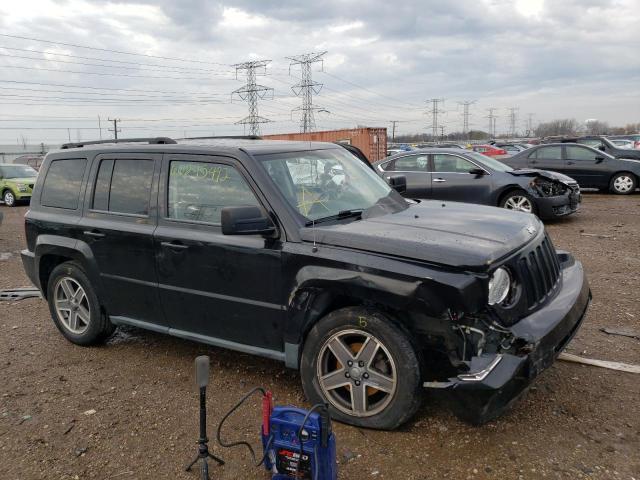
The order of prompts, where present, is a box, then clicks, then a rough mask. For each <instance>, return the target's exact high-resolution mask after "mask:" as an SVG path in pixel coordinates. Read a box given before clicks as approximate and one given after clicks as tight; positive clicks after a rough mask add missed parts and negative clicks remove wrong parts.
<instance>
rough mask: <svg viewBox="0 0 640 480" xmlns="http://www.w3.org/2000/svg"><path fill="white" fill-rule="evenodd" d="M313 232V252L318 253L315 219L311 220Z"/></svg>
mask: <svg viewBox="0 0 640 480" xmlns="http://www.w3.org/2000/svg"><path fill="white" fill-rule="evenodd" d="M311 230H312V231H313V248H312V249H311V251H312V252H313V253H316V252H317V251H318V247H317V245H316V221H315V219H313V218H312V219H311Z"/></svg>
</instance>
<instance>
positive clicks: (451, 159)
mask: <svg viewBox="0 0 640 480" xmlns="http://www.w3.org/2000/svg"><path fill="white" fill-rule="evenodd" d="M472 168H477V167H476V166H475V165H474V164H473V163H471V162H470V161H468V160H465V159H464V158H462V157H458V156H456V155H447V154H446V153H438V154H436V155H434V156H433V171H434V172H439V173H469V170H471V169H472Z"/></svg>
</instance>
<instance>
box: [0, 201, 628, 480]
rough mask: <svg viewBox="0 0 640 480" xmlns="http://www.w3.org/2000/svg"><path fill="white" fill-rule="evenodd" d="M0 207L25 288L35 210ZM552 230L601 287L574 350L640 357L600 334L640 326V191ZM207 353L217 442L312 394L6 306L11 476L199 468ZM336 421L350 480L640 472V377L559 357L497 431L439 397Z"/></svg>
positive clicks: (159, 340) (231, 468)
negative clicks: (258, 394)
mask: <svg viewBox="0 0 640 480" xmlns="http://www.w3.org/2000/svg"><path fill="white" fill-rule="evenodd" d="M0 211H2V212H4V214H5V218H4V223H3V225H2V226H1V227H0V288H8V287H15V286H26V285H28V280H27V278H26V276H25V274H24V273H23V271H22V266H21V263H20V258H19V254H18V252H19V250H20V249H21V248H23V245H24V238H23V222H22V216H23V214H24V213H25V211H26V208H25V207H21V208H15V209H9V208H6V207H4V206H0ZM548 229H549V231H550V233H551V236H552V238H553V241H554V242H555V244H556V246H557V247H558V248H563V249H567V250H570V251H571V252H573V253H574V254H575V255H576V256H577V257H578V258H579V259H580V260H582V261H583V262H584V264H585V266H586V270H587V273H588V275H589V279H590V282H591V286H592V290H593V296H594V301H593V304H592V307H591V310H590V311H589V314H588V316H587V318H586V321H585V323H584V327H583V328H582V329H581V330H580V332H579V333H578V335H577V337H576V338H575V339H574V340H573V342H572V343H571V344H570V345H569V347H568V351H570V352H572V353H576V354H580V355H584V356H587V357H591V358H599V359H605V360H615V361H621V362H627V363H635V364H638V363H640V341H639V340H636V339H633V338H625V337H619V336H609V335H606V334H604V333H602V332H600V331H599V329H600V328H601V327H627V328H632V329H634V330H636V331H640V310H639V309H638V300H639V298H640V294H639V290H640V194H635V195H633V196H630V197H614V196H609V195H600V194H585V198H584V204H583V208H582V211H581V212H580V213H579V214H578V215H575V216H574V217H573V218H569V219H566V220H564V221H560V222H556V223H553V224H551V225H548ZM5 253H10V254H11V255H3V254H5ZM203 353H207V354H209V355H210V356H211V357H212V384H213V385H212V388H210V395H209V402H208V406H209V418H210V421H209V425H210V436H211V437H213V436H214V434H213V432H212V429H213V426H214V425H215V424H217V421H218V420H219V419H220V417H221V415H222V414H223V412H225V411H226V410H227V409H228V408H229V407H230V406H232V405H233V404H234V403H235V402H236V400H237V399H239V398H240V396H241V395H242V393H244V392H245V391H247V390H249V388H250V387H252V386H255V385H263V386H266V387H269V388H271V389H272V390H273V391H274V396H275V398H276V400H277V402H278V403H294V404H298V405H303V404H304V400H303V397H302V394H301V388H300V387H299V380H298V376H297V373H296V372H291V371H288V370H284V369H283V366H282V365H281V364H279V363H276V362H273V361H269V360H264V359H261V358H257V357H251V356H248V355H238V354H236V353H231V352H228V351H224V350H220V349H216V348H210V347H207V346H203V345H198V344H196V343H191V342H188V341H183V340H178V339H174V338H169V337H165V336H161V335H158V334H153V333H149V332H144V331H140V330H134V329H127V330H126V331H120V332H118V333H117V334H116V336H115V337H114V338H113V339H112V340H111V341H110V342H109V343H108V344H107V345H105V346H104V347H100V348H82V347H77V346H74V345H72V344H70V343H69V342H67V341H66V340H64V338H63V337H62V336H61V335H60V334H59V333H58V331H57V330H56V329H55V327H54V325H53V323H52V322H51V320H50V318H49V311H48V309H47V305H46V304H45V302H44V301H42V300H39V299H28V300H23V301H20V302H15V303H8V302H2V303H1V304H0V479H7V480H8V479H36V478H46V479H84V478H100V479H111V478H113V479H118V480H122V479H142V478H154V479H159V478H162V479H164V478H171V479H173V478H175V479H196V478H198V476H197V474H196V473H185V472H184V471H183V468H184V465H185V464H186V463H187V462H188V461H189V460H190V459H191V457H192V455H194V454H195V452H196V446H195V441H196V439H197V436H198V432H197V426H198V424H197V408H198V405H197V393H196V389H195V386H194V380H193V359H194V357H195V356H196V355H199V354H203ZM89 410H95V413H93V414H90V415H87V414H86V413H85V412H87V411H89ZM259 419H260V414H259V409H258V405H257V402H255V403H254V406H252V407H248V408H247V409H246V410H245V411H244V414H243V415H240V416H238V417H236V418H235V420H234V421H233V422H231V423H230V429H229V430H228V432H229V436H233V437H235V438H242V437H244V438H246V439H249V440H250V441H252V442H253V443H254V444H257V442H256V440H257V438H258V437H257V436H258V430H259V422H260V420H259ZM334 427H335V431H336V434H337V439H338V452H339V459H340V466H339V468H340V478H343V479H360V478H388V479H441V478H447V479H537V478H562V479H575V478H594V479H618V478H619V479H627V480H631V479H634V478H635V479H638V480H640V375H634V374H630V373H621V372H616V371H611V370H605V369H600V368H595V367H587V366H582V365H576V364H568V363H564V362H558V363H557V364H556V365H554V366H553V367H551V368H550V369H549V370H548V371H547V372H545V373H544V374H543V375H542V376H541V377H539V378H538V379H537V381H536V382H535V383H534V386H533V387H532V388H531V390H530V392H529V393H528V395H527V396H526V397H525V398H524V399H523V400H522V401H521V402H519V403H518V404H517V405H516V406H515V407H514V409H513V410H512V411H511V412H510V413H509V414H507V415H505V416H504V417H502V418H500V419H499V420H497V421H494V422H492V423H489V424H488V425H485V426H483V427H471V426H468V425H466V424H463V423H461V422H460V421H458V420H457V419H456V418H455V417H453V416H452V415H451V414H450V413H449V411H448V409H447V407H446V404H445V403H444V402H443V401H442V400H439V399H438V398H436V397H434V396H430V397H428V398H427V399H426V402H425V406H424V408H423V409H422V410H421V412H420V413H419V414H418V415H417V417H416V418H415V419H414V420H413V421H411V422H410V423H409V424H408V425H406V427H405V428H404V429H403V430H402V431H397V432H377V431H368V430H362V429H357V428H353V427H349V426H345V425H339V424H335V425H334ZM213 443H214V442H212V444H213ZM213 450H214V452H215V453H217V454H220V455H221V456H223V457H224V458H225V459H226V460H227V465H225V466H224V467H216V468H213V469H212V470H213V473H214V478H225V479H231V478H238V479H253V478H256V479H266V478H268V475H266V473H264V472H263V471H261V470H259V469H251V468H249V466H248V465H249V462H250V459H249V458H248V456H247V455H246V454H245V452H244V451H241V450H231V451H230V450H221V449H220V448H219V447H217V446H214V447H213Z"/></svg>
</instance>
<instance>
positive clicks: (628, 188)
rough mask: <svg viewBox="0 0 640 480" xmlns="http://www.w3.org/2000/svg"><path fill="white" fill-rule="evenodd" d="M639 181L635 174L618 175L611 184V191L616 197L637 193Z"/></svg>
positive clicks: (624, 173) (612, 179) (623, 173)
mask: <svg viewBox="0 0 640 480" xmlns="http://www.w3.org/2000/svg"><path fill="white" fill-rule="evenodd" d="M637 186H638V181H637V179H636V177H635V175H633V173H627V172H621V173H616V174H615V175H614V176H613V177H612V178H611V182H610V183H609V190H610V191H611V193H615V194H616V195H629V194H631V193H633V192H635V190H636V187H637Z"/></svg>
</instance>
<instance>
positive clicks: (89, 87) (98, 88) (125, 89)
mask: <svg viewBox="0 0 640 480" xmlns="http://www.w3.org/2000/svg"><path fill="white" fill-rule="evenodd" d="M0 83H17V84H22V85H41V86H46V87H64V88H87V89H91V90H110V91H119V92H147V93H191V94H193V95H224V96H227V95H228V93H207V94H204V93H199V92H185V91H176V90H147V89H135V88H109V87H93V86H87V85H67V84H60V83H41V82H25V81H20V80H2V79H0Z"/></svg>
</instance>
